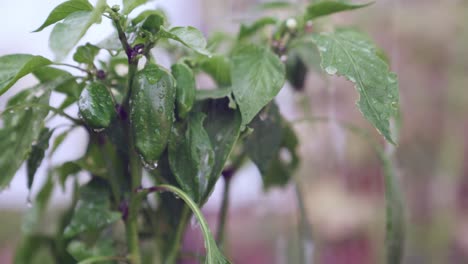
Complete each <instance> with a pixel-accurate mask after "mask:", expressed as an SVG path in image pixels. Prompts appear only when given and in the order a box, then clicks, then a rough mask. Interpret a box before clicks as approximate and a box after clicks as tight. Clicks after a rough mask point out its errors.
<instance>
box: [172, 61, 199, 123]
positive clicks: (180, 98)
mask: <svg viewBox="0 0 468 264" xmlns="http://www.w3.org/2000/svg"><path fill="white" fill-rule="evenodd" d="M171 70H172V75H173V76H174V78H175V79H176V109H177V115H178V116H179V117H180V118H185V117H186V116H187V114H188V113H189V112H190V110H191V109H192V106H193V103H194V102H195V89H196V88H195V77H194V76H193V71H192V70H191V69H190V68H189V67H188V66H187V65H186V64H184V63H176V64H174V65H172V67H171Z"/></svg>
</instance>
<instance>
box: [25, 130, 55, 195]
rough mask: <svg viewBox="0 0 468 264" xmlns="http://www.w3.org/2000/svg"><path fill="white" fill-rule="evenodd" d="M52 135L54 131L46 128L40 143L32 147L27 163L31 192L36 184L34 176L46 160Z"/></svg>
mask: <svg viewBox="0 0 468 264" xmlns="http://www.w3.org/2000/svg"><path fill="white" fill-rule="evenodd" d="M52 133H54V130H50V129H48V128H46V127H45V128H43V129H42V131H41V133H40V135H39V139H38V141H37V142H36V143H35V144H34V145H33V146H32V151H31V155H30V156H29V158H28V161H27V163H26V168H27V171H28V189H29V190H31V186H32V184H33V182H34V175H35V174H36V171H37V169H38V168H39V166H40V165H41V163H42V160H43V159H44V156H45V152H46V150H47V149H48V148H49V139H50V137H51V136H52Z"/></svg>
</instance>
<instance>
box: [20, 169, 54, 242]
mask: <svg viewBox="0 0 468 264" xmlns="http://www.w3.org/2000/svg"><path fill="white" fill-rule="evenodd" d="M53 190H54V180H53V177H52V174H49V175H48V176H47V180H46V182H45V183H44V185H43V186H42V187H41V189H40V191H39V193H38V194H37V197H36V198H35V199H34V200H33V201H31V202H32V203H33V207H32V208H31V209H29V210H28V212H27V213H26V215H25V216H24V218H23V223H22V225H21V231H22V232H23V233H24V234H27V235H30V234H33V233H34V232H37V231H40V230H41V226H40V220H41V218H42V217H43V215H44V213H45V211H46V209H47V204H48V203H49V200H50V197H51V196H52V191H53Z"/></svg>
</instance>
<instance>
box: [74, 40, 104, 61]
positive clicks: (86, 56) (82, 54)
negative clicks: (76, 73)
mask: <svg viewBox="0 0 468 264" xmlns="http://www.w3.org/2000/svg"><path fill="white" fill-rule="evenodd" d="M98 53H99V48H98V47H96V46H94V45H91V44H89V43H86V45H84V46H80V47H78V49H76V52H75V54H73V60H74V61H76V62H78V63H85V64H88V65H93V63H94V58H95V57H96V56H97V55H98Z"/></svg>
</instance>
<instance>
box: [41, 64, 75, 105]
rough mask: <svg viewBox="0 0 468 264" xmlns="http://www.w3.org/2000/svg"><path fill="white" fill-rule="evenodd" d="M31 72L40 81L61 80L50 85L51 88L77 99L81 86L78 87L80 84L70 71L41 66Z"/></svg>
mask: <svg viewBox="0 0 468 264" xmlns="http://www.w3.org/2000/svg"><path fill="white" fill-rule="evenodd" d="M33 74H34V76H35V77H36V78H37V79H38V80H39V81H40V82H41V83H49V82H52V81H54V80H61V81H57V82H56V86H55V87H51V89H52V90H54V91H56V92H59V93H63V94H66V95H68V96H70V97H72V98H74V99H76V100H78V97H79V96H80V93H81V89H82V88H80V85H79V84H78V83H77V82H76V78H75V77H73V75H72V74H71V73H69V72H67V71H64V70H61V69H57V68H52V67H42V68H39V69H37V70H35V71H34V72H33Z"/></svg>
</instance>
